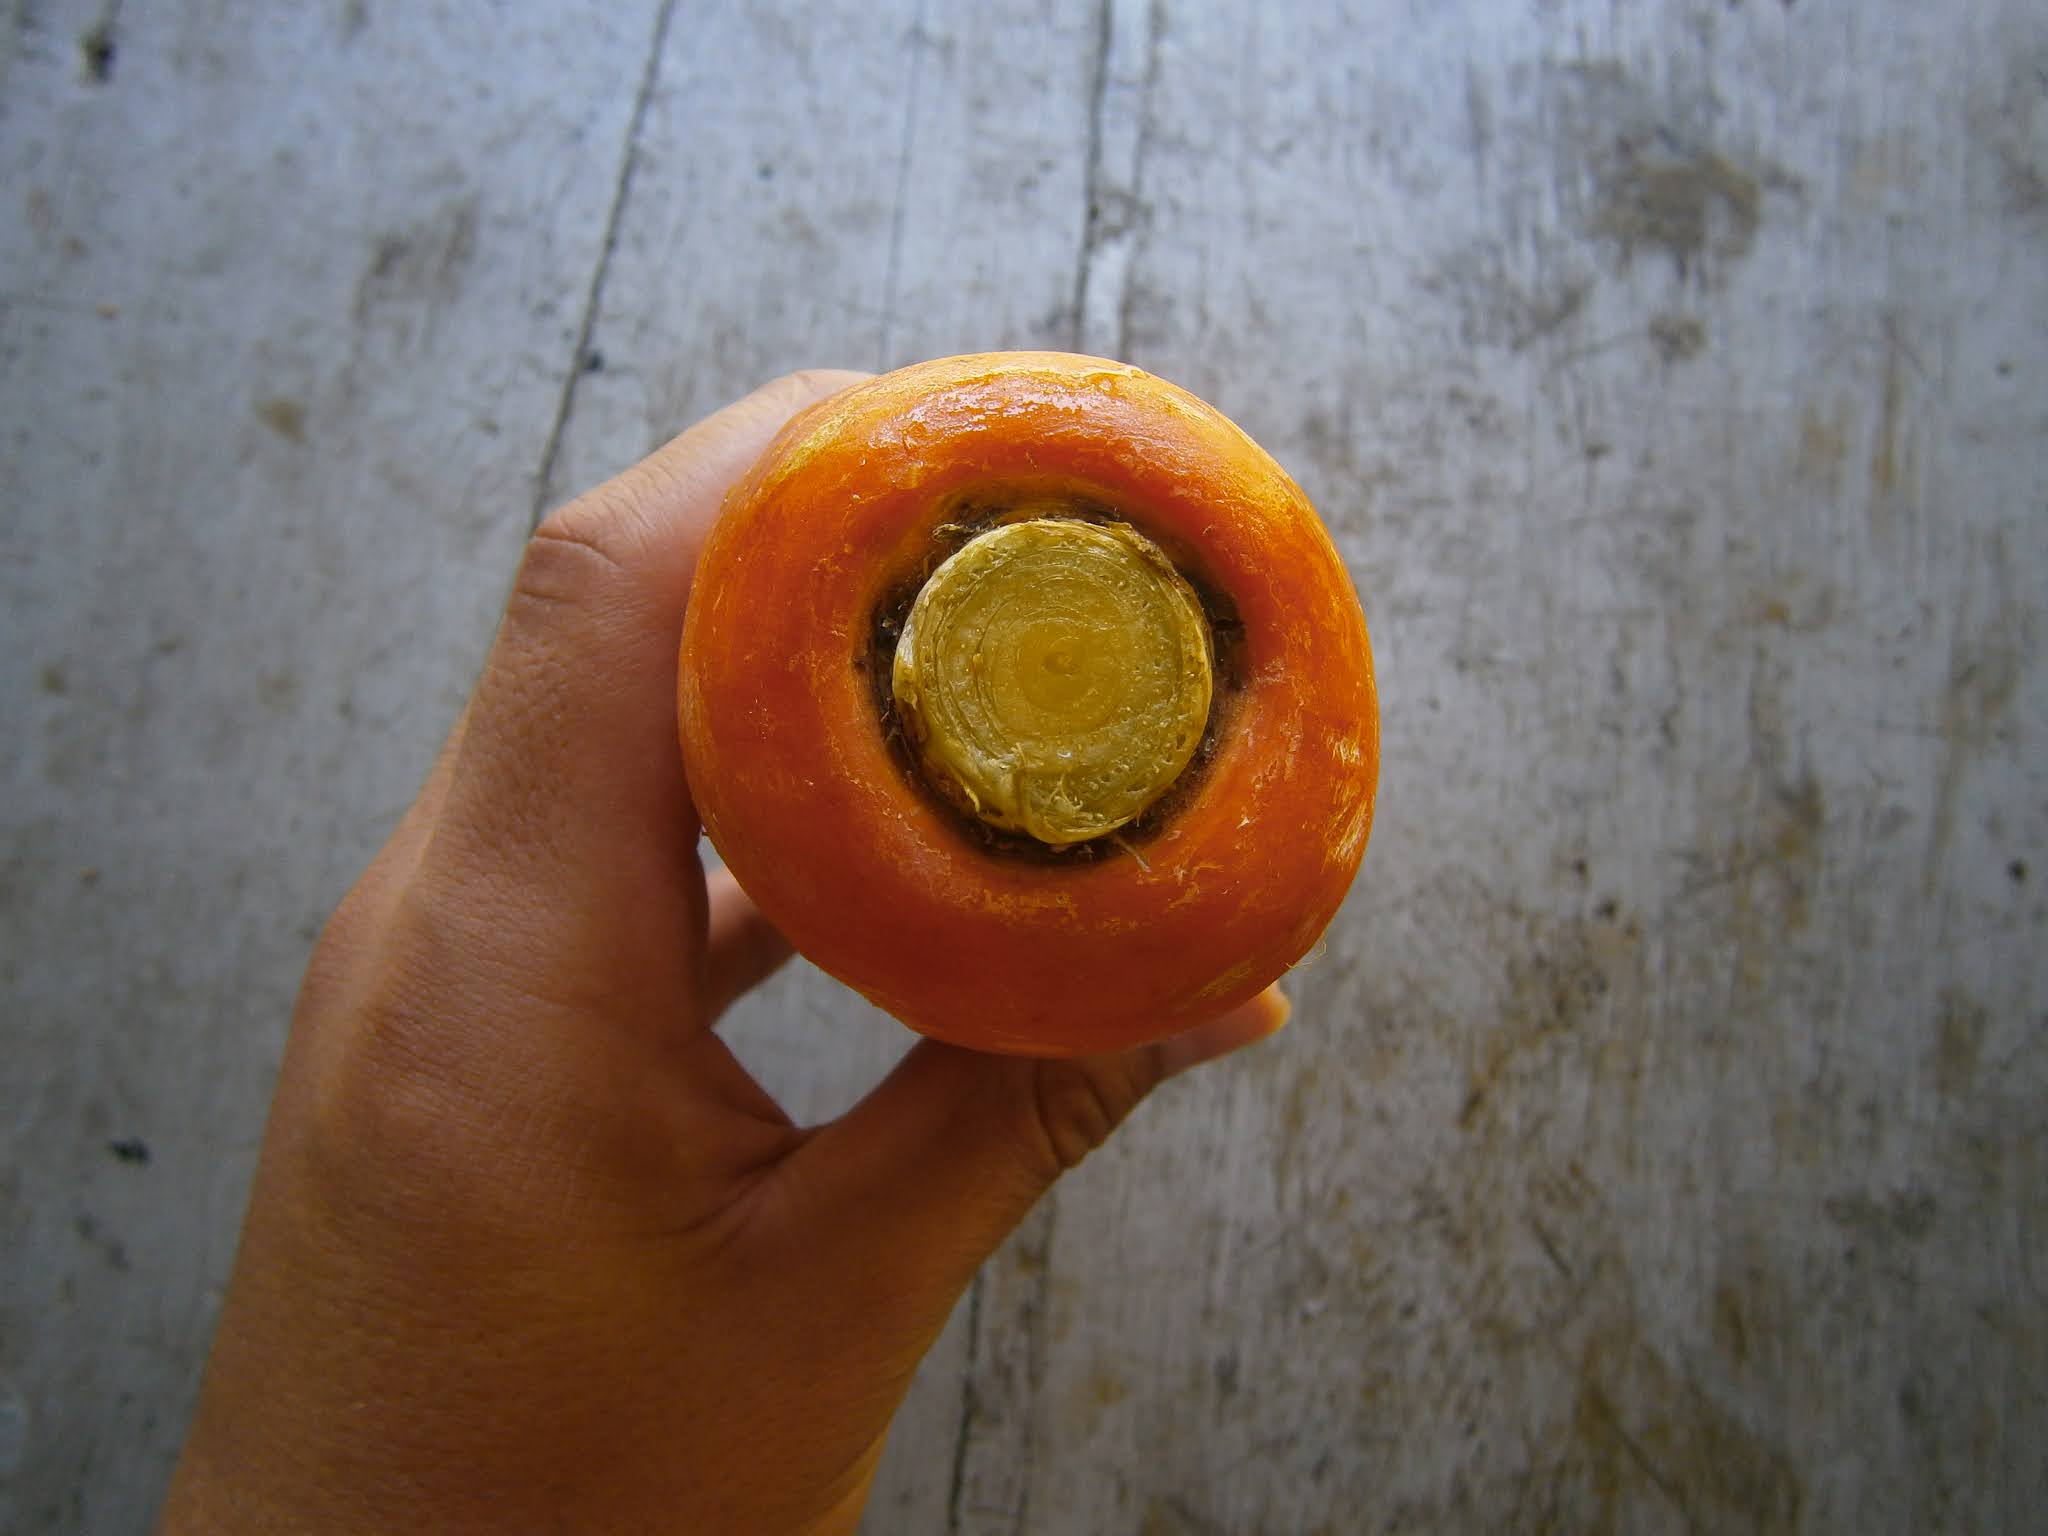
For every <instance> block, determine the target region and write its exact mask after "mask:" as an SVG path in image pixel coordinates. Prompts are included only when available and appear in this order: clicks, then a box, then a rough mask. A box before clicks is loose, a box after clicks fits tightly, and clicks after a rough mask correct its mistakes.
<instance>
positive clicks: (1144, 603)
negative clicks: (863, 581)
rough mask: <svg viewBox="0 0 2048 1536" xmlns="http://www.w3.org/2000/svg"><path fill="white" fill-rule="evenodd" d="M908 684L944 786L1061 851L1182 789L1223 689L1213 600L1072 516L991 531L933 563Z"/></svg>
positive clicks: (907, 708) (1117, 531)
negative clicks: (1215, 658)
mask: <svg viewBox="0 0 2048 1536" xmlns="http://www.w3.org/2000/svg"><path fill="white" fill-rule="evenodd" d="M891 681H892V684H893V687H894V693H895V699H896V712H897V715H898V718H899V719H900V720H901V721H902V723H903V726H904V729H905V731H906V733H907V734H908V736H909V739H910V742H911V745H912V747H913V748H914V749H915V751H916V753H917V756H918V761H919V763H920V765H921V766H922V767H923V770H924V773H925V776H926V777H927V778H928V779H929V780H930V782H931V784H932V785H933V787H934V788H936V789H937V790H938V791H939V792H940V793H941V794H942V795H944V796H945V797H946V798H947V799H948V800H951V801H952V802H954V803H955V804H956V805H958V806H960V808H961V809H963V810H965V811H967V812H968V813H969V814H971V815H973V816H975V817H978V818H979V819H980V820H981V821H983V822H985V823H987V824H988V825H989V826H991V827H996V828H999V829H1001V830H1003V831H1006V832H1022V833H1025V834H1027V835H1029V836H1031V837H1035V838H1037V839H1038V840H1039V841H1040V842H1042V843H1046V844H1049V845H1051V846H1053V847H1065V846H1067V845H1068V844H1071V843H1079V842H1085V841H1087V840H1088V839H1089V838H1093V837H1101V836H1103V835H1104V834H1105V833H1109V832H1113V831H1115V830H1116V829H1117V828H1118V827H1121V826H1123V825H1125V824H1126V823H1127V822H1130V821H1132V820H1134V819H1135V818H1137V817H1138V816H1140V815H1142V814H1143V813H1144V811H1145V809H1146V808H1147V807H1148V806H1150V805H1151V804H1152V803H1153V802H1154V801H1156V800H1157V799H1158V798H1159V797H1160V796H1161V795H1163V794H1164V793H1166V791H1167V790H1168V789H1169V788H1170V787H1171V786H1172V784H1173V782H1174V780H1176V779H1177V778H1179V777H1180V775H1181V773H1182V771H1183V770H1185V769H1186V767H1187V765H1188V760H1189V759H1190V758H1191V757H1193V756H1194V752H1195V748H1196V747H1197V746H1198V745H1199V744H1200V743H1201V740H1202V731H1203V728H1204V727H1205V726H1206V725H1207V723H1208V719H1209V700H1210V695H1211V692H1212V690H1213V687H1214V681H1213V675H1212V668H1211V662H1210V639H1209V626H1208V621H1207V620H1206V619H1205V618H1204V617H1203V615H1202V606H1201V603H1200V601H1199V600H1198V599H1197V598H1196V596H1195V594H1194V591H1193V589H1192V588H1190V587H1189V586H1188V584H1187V582H1186V581H1185V580H1183V579H1182V577H1181V575H1180V573H1179V572H1178V571H1176V570H1175V569H1174V568H1173V565H1172V563H1171V562H1170V561H1168V560H1167V558H1166V556H1165V555H1164V554H1162V553H1161V552H1160V550H1159V548H1158V546H1156V545H1155V544H1153V543H1152V542H1151V541H1150V540H1149V539H1147V538H1145V537H1144V536H1143V535H1142V534H1140V533H1137V532H1136V531H1135V530H1133V529H1130V528H1127V527H1124V526H1122V525H1121V524H1106V525H1105V524H1095V523H1084V522H1078V521H1072V520H1068V519H1060V518H1035V519H1033V520H1031V521H1029V522H1018V523H1008V524H1005V525H1003V526H1001V527H998V528H995V529H992V530H991V531H989V532H987V533H984V534H981V535H980V536H979V537H977V538H975V539H973V540H971V541H969V542H968V543H967V544H965V545H964V546H962V547H961V548H960V549H959V550H958V551H957V552H956V553H955V554H954V555H953V556H952V558H950V559H949V560H947V561H946V562H945V563H944V564H943V565H941V566H940V567H939V568H938V569H937V570H935V571H934V572H932V574H931V577H930V579H929V580H928V581H926V583H925V585H924V589H923V590H922V591H920V592H919V593H918V595H917V600H916V602H915V603H914V604H912V606H911V610H910V617H909V619H908V620H907V621H905V623H904V626H903V631H902V634H901V635H900V636H899V637H898V640H897V643H896V660H895V666H894V669H893V673H892V679H891Z"/></svg>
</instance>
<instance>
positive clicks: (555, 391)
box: [0, 0, 654, 1532]
mask: <svg viewBox="0 0 2048 1536" xmlns="http://www.w3.org/2000/svg"><path fill="white" fill-rule="evenodd" d="M117 10H118V12H119V14H118V19H117V20H116V21H115V22H114V23H113V24H112V25H111V28H106V23H105V18H106V16H108V15H110V14H113V13H114V12H115V11H117ZM653 14H654V7H653V4H652V0H648V3H642V4H634V5H622V6H613V7H608V8H606V9H605V10H604V12H603V14H602V15H601V16H600V15H596V14H595V13H592V14H579V15H575V16H571V15H569V14H568V13H567V12H565V11H557V12H551V13H549V14H547V15H540V14H537V13H534V12H530V11H527V10H521V11H519V13H518V14H517V15H516V16H512V15H508V14H507V13H506V12H505V11H504V10H503V8H500V7H494V6H484V5H468V4H454V5H442V6H434V7H428V8H425V9H419V8H398V7H380V6H371V5H367V4H363V3H359V0H358V3H351V4H337V5H327V6H319V7H301V8H292V7H278V6H273V5H264V4H254V3H232V4H230V3H217V0H209V3H204V4H202V3H197V0H194V3H186V4H174V5H129V6H127V7H126V8H125V9H122V8H119V7H108V6H103V5H98V4H83V3H77V4H74V3H40V4H35V5H30V6H15V7H13V8H12V11H11V17H10V19H9V20H8V21H7V22H6V23H4V25H5V26H6V28H7V32H6V41H5V47H6V49H7V63H6V66H5V76H4V90H0V185H4V187H5V189H6V198H7V205H8V210H9V212H8V215H7V217H6V218H4V219H0V273H4V277H0V285H4V294H0V485H4V487H5V490H4V504H5V509H4V512H0V527H4V535H0V538H4V547H5V559H4V561H0V626H4V634H5V637H6V644H5V646H4V648H0V649H4V659H0V716H4V718H5V720H6V721H7V732H6V738H7V740H6V749H5V772H6V784H7V793H6V803H5V809H4V811H0V817H4V821H5V827H6V832H5V838H4V847H5V852H4V856H0V857H4V865H0V868H4V880H0V906H4V914H5V915H4V919H0V929H4V934H5V937H4V941H0V955H4V958H0V966H4V987H5V993H6V997H7V999H8V1001H7V1048H6V1050H5V1052H4V1053H0V1077H4V1081H5V1086H4V1089H0V1099H4V1102H5V1104H6V1106H7V1108H6V1118H5V1121H4V1123H0V1170H4V1172H0V1233H4V1235H0V1251H5V1252H6V1253H7V1255H8V1256H9V1257H8V1262H7V1263H6V1265H5V1266H4V1277H5V1278H4V1280H0V1286H4V1292H5V1296H4V1308H5V1310H4V1314H0V1317H4V1321H0V1528H5V1529H6V1530H8V1531H13V1532H40V1531H50V1532H58V1531H62V1532H78V1531H137V1530H143V1529H146V1528H147V1526H148V1524H149V1522H150V1519H151V1515H152V1512H153V1509H154V1506H155V1503H156V1500H157V1498H158V1496H159V1493H160V1489H161V1485H162V1481H163V1479H164V1477H165V1476H166V1474H167V1471H168V1467H169V1461H170V1457H171V1455H172V1453H173V1451H174V1449H175V1447H176V1445H177V1442H178V1440H179V1438H180V1436H181V1434H182V1431H183V1426H184V1418H185V1414H186V1411H187V1408H188V1405H189V1402H190V1394H191V1391H192V1389H193V1386H194V1385H195V1383H196V1372H197V1367H198V1363H199V1360H200V1358H201V1353H202V1351H203V1348H204V1345H205V1342H206V1339H207V1336H208V1333H209V1331H210V1328H211V1326H212V1318H213V1299H214V1296H215V1294H216V1288H217V1287H218V1286H219V1285H220V1284H221V1282H222V1280H223V1279H224V1278H225V1275H226V1271H227V1264H228V1259H229V1255H230V1250H231V1247H232V1242H233V1238H234V1232H235V1227H236V1224H237V1222H238V1220H239V1217H240V1208H241V1202H242V1198H243V1192H244V1189H245V1187H246V1182H247V1179H248V1175H249V1171H250V1168H251V1165H252V1162H253V1157H254V1146H255V1139H256V1137H257V1135H258V1133H259V1131H260V1129H261V1125H262V1118H263V1111H264V1105H265V1103H266V1101H267V1099H268V1096H269V1084H270V1077H271V1074H272V1072H273V1071H274V1069H275V1066H276V1061H277V1056H278V1051H279V1048H280V1045H281V1043H282V1039H283V1034H284V1028H285V1022H286V1018H287V1015H288V1013H289V1009H290V1002H291V997H292V994H293V992H294V990H295V989H296V986H297V976H298V971H299V968H300V966H301V965H302V964H303V962H304V957H305V953H306V949H307V946H308V944H309V942H310V940H311V937H312V935H313V933H314V931H315V926H316V925H317V924H318V923H319V922H320V920H321V919H322V917H323V916H324V914H325V912H326V911H327V909H328V908H329V907H330V906H331V904H332V903H333V901H334V900H335V898H336V897H337V896H338V895H339V893H340V891H341V890H342V888H343V887H344V886H345V884H346V883H347V882H348V880H349V879H351V878H352V876H353V874H354V872H355V870H356V869H357V868H358V867H359V866H360V864H361V863H362V861H363V860H364V859H365V858H366V857H367V855H368V854H369V852H370V851H371V849H372V848H374V847H375V845H376V844H377V843H378V842H379V841H381V840H382V838H383V836H384V834H385V832H386V831H387V830H388V827H389V824H390V822H391V820H392V818H393V816H394V814H395V812H396V811H397V809H398V808H399V807H400V806H401V805H402V804H403V803H404V802H405V801H406V800H407V799H408V798H409V796H410V794H411V792H412V790H413V788H414V787H415V785H416V784H417V782H418V780H419V777H420V776H421V774H422V773H423V772H424V771H425V767H426V764H427V762H428V761H429V758H430V756H431V753H432V751H433V748H434V747H435V745H436V744H437V743H438V741H439V739H440V737H441V735H442V734H443V733H444V732H445V731H446V729H447V726H448V723H449V721H450V720H451V719H452V717H453V711H454V709H455V707H456V704H457V703H458V701H459V700H460V699H461V697H462V696H463V694H464V693H466V692H467V689H468V684H469V681H470V679H471V678H472V677H473V675H474V672H475V668H476V666H477V663H478V662H479V660H480V659H481V656H482V654H483V647H484V645H485V643H486V642H487V640H488V638H489V634H490V630H491V626H492V624H493V622H494V618H495V612H496V609H497V606H498V604H499V602H500V601H501V599H502V596H503V592H504V588H505V585H506V583H507V581H508V580H509V578H510V573H511V568H512V562H513V560H514V558H515V556H516V553H517V550H518V547H519V544H520V542H521V540H522V538H523V537H524V534H525V531H526V525H527V519H528V513H529V510H530V507H531V505H532V499H533V487H532V477H533V475H534V472H535V470H536V468H537V466H538V465H539V463H540V461H541V454H542V450H543V444H544V441H545V438H546V434H547V431H548V428H549V425H550V422H551V421H552V419H553V417H554V414H555V411H556V407H557V402H558V400H559V396H560V385H561V382H562V379H563V376H564V374H565V371H566V368H567V365H568V361H569V356H570V352H571V349H572V347H573V341H574V337H575V334H576V328H577V325H578V321H579V317H580V305H581V303H582V300H583V297H584V295H585V293H586V292H587V288H588V283H589V275H590V272H591V270H592V268H593V266H594V264H595V263H596V260H597V257H598V253H599V250H600V248H601V245H602V242H603V237H604V229H605V221H606V217H607V213H608V209H609V198H610V193H611V189H612V184H613V179H614V171H615V168H616V166H617V163H618V160H619V156H620V153H621V149H622V146H623V141H624V136H625V130H626V123H627V118H628V116H629V113H630V110H631V108H632V104H633V97H634V85H635V83H636V82H637V81H638V79H639V78H640V74H641V65H642V62H643V59H644V57H645V49H646V43H647V38H648V35H649V31H650V27H651V23H652V18H653ZM102 29H104V30H102ZM95 37H99V38H100V39H101V41H100V42H97V43H95V42H94V41H93V39H94V38H95ZM96 57H97V63H96V62H95V58H96ZM145 1149H146V1151H145Z"/></svg>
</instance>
